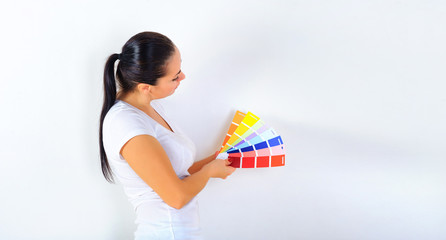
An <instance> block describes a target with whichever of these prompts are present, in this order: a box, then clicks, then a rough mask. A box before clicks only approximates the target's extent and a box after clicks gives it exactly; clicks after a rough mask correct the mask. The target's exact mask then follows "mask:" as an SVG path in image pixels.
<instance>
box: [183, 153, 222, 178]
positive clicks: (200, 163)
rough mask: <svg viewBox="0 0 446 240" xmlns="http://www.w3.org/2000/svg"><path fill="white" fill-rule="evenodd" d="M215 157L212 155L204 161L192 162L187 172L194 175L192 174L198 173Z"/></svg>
mask: <svg viewBox="0 0 446 240" xmlns="http://www.w3.org/2000/svg"><path fill="white" fill-rule="evenodd" d="M215 157H216V155H215V154H212V155H211V156H209V157H207V158H205V159H203V160H200V161H197V162H194V164H192V166H190V168H189V169H188V170H187V171H188V172H189V173H190V174H194V173H196V172H198V171H200V169H201V168H202V167H203V166H204V165H206V164H208V163H210V162H211V161H212V160H214V159H215Z"/></svg>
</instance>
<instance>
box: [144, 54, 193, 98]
mask: <svg viewBox="0 0 446 240" xmlns="http://www.w3.org/2000/svg"><path fill="white" fill-rule="evenodd" d="M184 78H186V75H184V73H183V72H182V71H181V54H180V51H179V50H178V48H176V47H175V52H174V54H173V55H172V56H171V57H170V59H169V60H168V61H167V64H166V75H165V76H164V77H162V78H159V79H158V83H157V85H155V86H152V89H153V90H152V95H153V97H154V98H155V99H159V98H165V97H167V96H170V95H172V94H173V93H174V92H175V89H176V88H177V87H178V86H179V85H180V82H181V81H182V80H183V79H184Z"/></svg>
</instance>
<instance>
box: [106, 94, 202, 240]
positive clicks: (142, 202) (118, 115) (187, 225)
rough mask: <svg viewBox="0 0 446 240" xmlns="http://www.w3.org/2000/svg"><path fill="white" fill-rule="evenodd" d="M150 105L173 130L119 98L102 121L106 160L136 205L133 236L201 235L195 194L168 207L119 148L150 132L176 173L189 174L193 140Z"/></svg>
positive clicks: (182, 237)
mask: <svg viewBox="0 0 446 240" xmlns="http://www.w3.org/2000/svg"><path fill="white" fill-rule="evenodd" d="M151 105H152V107H153V108H154V109H155V110H156V111H157V112H158V114H160V115H161V116H162V117H163V118H164V120H165V121H166V122H167V123H168V124H169V126H170V127H171V128H172V130H173V132H172V131H170V130H168V129H167V128H165V127H164V126H162V125H161V124H159V123H158V122H156V121H155V120H153V119H152V118H150V117H149V116H148V115H147V114H146V113H144V112H143V111H141V110H139V109H138V108H136V107H134V106H132V105H130V104H128V103H126V102H124V101H121V100H117V101H116V102H115V104H114V105H113V107H112V108H111V109H110V110H109V112H108V113H107V115H106V116H105V119H104V124H103V142H104V148H105V152H106V154H107V158H108V161H109V164H110V166H111V168H112V171H113V174H114V176H115V178H116V179H117V180H118V181H119V182H120V183H121V184H122V185H123V187H124V191H125V193H126V195H127V197H128V199H129V201H130V202H131V203H132V205H133V206H134V208H135V212H136V221H135V222H136V224H137V225H138V227H137V230H136V232H135V239H163V240H164V239H202V236H201V228H200V219H199V215H198V202H197V199H196V198H195V197H194V198H193V199H192V200H191V201H190V202H189V203H188V204H186V205H185V206H184V207H183V208H181V209H175V208H173V207H170V206H169V205H167V204H166V203H165V202H164V201H163V200H162V199H161V198H160V196H159V195H158V194H157V193H156V192H155V191H153V189H152V188H151V187H150V186H149V185H147V184H146V183H145V182H144V181H143V180H142V179H141V178H140V177H139V176H138V175H137V174H136V173H135V171H133V169H132V168H131V167H130V166H129V164H128V163H127V161H126V160H125V159H124V158H123V157H122V155H121V154H120V151H121V148H122V147H123V146H124V144H125V143H126V142H128V141H129V140H130V139H131V138H133V137H135V136H138V135H150V136H153V137H155V138H156V139H157V140H158V141H159V142H160V144H161V146H162V147H163V148H164V150H165V152H166V153H167V156H168V157H169V160H170V162H171V163H172V167H173V169H174V170H175V173H176V174H177V176H178V177H179V178H181V179H183V178H185V177H187V176H189V175H190V174H189V172H188V171H187V170H188V169H189V167H190V166H191V165H192V164H193V163H194V159H195V145H194V143H193V142H192V141H191V140H190V139H189V138H188V137H187V136H186V135H185V134H184V133H183V132H182V131H181V129H179V128H178V126H177V125H176V124H174V123H173V122H172V121H170V119H169V118H168V117H166V115H165V113H164V111H163V108H162V106H161V105H160V104H159V103H157V102H156V101H152V102H151ZM148 161H150V159H148Z"/></svg>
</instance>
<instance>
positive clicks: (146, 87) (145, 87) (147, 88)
mask: <svg viewBox="0 0 446 240" xmlns="http://www.w3.org/2000/svg"><path fill="white" fill-rule="evenodd" d="M151 87H152V86H151V85H150V84H146V83H139V84H138V86H137V88H138V91H139V92H140V93H143V94H148V93H150V92H151V90H152V89H151Z"/></svg>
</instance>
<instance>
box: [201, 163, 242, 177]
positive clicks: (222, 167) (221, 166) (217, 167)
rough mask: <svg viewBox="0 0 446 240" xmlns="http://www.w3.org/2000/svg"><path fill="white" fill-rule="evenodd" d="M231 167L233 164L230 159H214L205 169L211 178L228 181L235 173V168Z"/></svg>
mask: <svg viewBox="0 0 446 240" xmlns="http://www.w3.org/2000/svg"><path fill="white" fill-rule="evenodd" d="M229 165H231V162H230V161H229V160H228V159H214V160H212V161H211V162H210V163H208V164H206V165H205V166H204V167H203V168H205V169H206V171H208V174H209V177H212V178H221V179H226V177H228V176H229V175H231V174H232V173H233V172H234V171H235V168H234V167H231V166H229Z"/></svg>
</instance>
